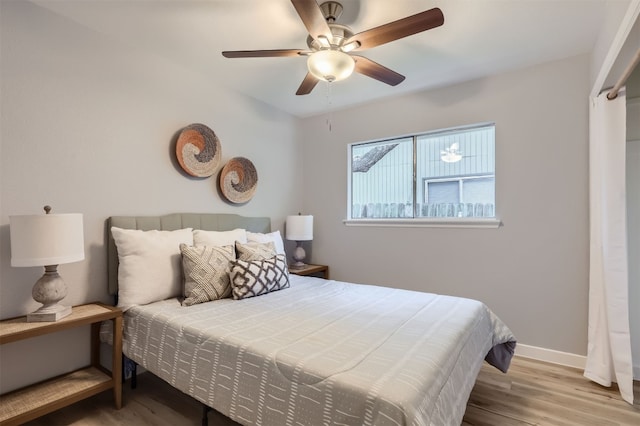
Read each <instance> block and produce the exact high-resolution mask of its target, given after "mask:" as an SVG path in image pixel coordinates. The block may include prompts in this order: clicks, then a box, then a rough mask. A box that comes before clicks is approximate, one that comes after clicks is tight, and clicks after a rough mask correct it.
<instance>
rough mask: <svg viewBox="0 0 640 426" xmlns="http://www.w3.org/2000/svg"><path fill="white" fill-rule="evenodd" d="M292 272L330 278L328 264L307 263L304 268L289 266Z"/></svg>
mask: <svg viewBox="0 0 640 426" xmlns="http://www.w3.org/2000/svg"><path fill="white" fill-rule="evenodd" d="M289 273H290V274H296V275H310V276H313V277H320V278H324V279H325V280H328V279H329V266H327V265H306V266H305V267H304V268H292V267H289Z"/></svg>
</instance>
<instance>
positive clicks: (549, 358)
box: [516, 343, 587, 369]
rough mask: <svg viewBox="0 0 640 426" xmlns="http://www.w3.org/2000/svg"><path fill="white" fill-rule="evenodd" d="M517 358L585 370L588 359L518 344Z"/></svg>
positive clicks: (582, 356)
mask: <svg viewBox="0 0 640 426" xmlns="http://www.w3.org/2000/svg"><path fill="white" fill-rule="evenodd" d="M516 356H521V357H523V358H531V359H536V360H538V361H545V362H550V363H553V364H560V365H566V366H569V367H574V368H580V369H584V367H585V365H586V363H587V357H586V356H584V355H576V354H572V353H568V352H560V351H556V350H553V349H546V348H539V347H537V346H529V345H523V344H521V343H518V344H517V345H516Z"/></svg>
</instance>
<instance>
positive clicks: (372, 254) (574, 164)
mask: <svg viewBox="0 0 640 426" xmlns="http://www.w3.org/2000/svg"><path fill="white" fill-rule="evenodd" d="M354 78H365V77H361V76H355V77H354ZM589 89H590V82H589V58H588V57H587V56H580V57H575V58H570V59H566V60H562V61H558V62H553V63H548V64H544V65H541V66H536V67H532V68H528V69H525V70H522V71H514V72H510V73H506V74H502V75H496V76H492V77H488V78H485V79H481V80H475V81H471V82H468V83H464V84H460V85H456V86H452V87H446V88H442V89H439V90H432V91H426V92H422V93H418V94H413V95H408V96H402V97H399V98H395V99H390V100H386V101H381V102H377V103H371V104H367V105H365V106H361V107H358V108H353V109H348V110H344V111H340V112H334V113H333V114H331V116H324V115H322V116H317V117H312V118H308V119H305V120H303V121H302V123H301V131H302V133H303V134H304V135H305V138H304V139H302V140H303V143H304V150H303V163H304V167H305V170H304V183H305V184H304V194H305V198H304V212H305V213H308V214H313V215H314V216H315V218H314V223H315V228H316V232H315V233H314V241H313V259H312V260H313V261H314V262H316V263H326V264H329V265H331V275H332V277H333V278H334V279H338V280H346V281H354V282H362V283H373V284H379V285H389V286H393V287H399V288H407V289H412V290H421V291H428V292H436V293H444V294H452V295H457V296H465V297H471V298H476V299H479V300H482V301H484V302H485V303H486V304H487V305H488V306H489V307H491V308H492V309H493V310H494V311H495V312H496V313H497V314H498V315H499V316H500V317H501V318H502V319H504V320H505V321H506V323H507V324H508V325H509V326H510V327H511V328H512V330H513V331H514V333H515V335H516V337H517V338H518V340H519V341H520V342H521V343H524V344H528V345H533V346H539V347H543V348H548V349H555V350H559V351H564V352H570V353H574V354H582V355H584V354H586V345H587V326H586V325H587V300H588V250H589V240H588V229H589V228H588V154H587V152H588V151H587V148H588V127H589V126H588V102H587V98H588V94H589ZM328 118H329V119H330V120H331V122H332V126H331V131H330V130H329V128H328V126H327V124H326V121H327V119H328ZM487 121H495V123H496V212H497V216H498V217H499V218H500V219H501V220H502V222H503V226H501V227H500V228H498V229H450V228H384V227H376V228H369V227H351V226H345V225H344V224H343V222H342V221H343V219H345V218H346V204H347V187H346V182H347V163H346V161H347V144H349V143H351V142H360V141H367V140H373V139H380V138H387V137H392V136H397V135H406V134H411V133H416V132H423V131H427V130H435V129H439V128H448V127H453V126H458V125H466V124H473V123H479V122H487Z"/></svg>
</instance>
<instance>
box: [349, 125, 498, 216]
mask: <svg viewBox="0 0 640 426" xmlns="http://www.w3.org/2000/svg"><path fill="white" fill-rule="evenodd" d="M489 126H493V128H494V130H495V127H496V125H495V122H483V123H477V124H472V125H467V126H456V127H451V128H446V129H438V130H433V131H427V132H421V133H417V134H413V135H400V136H394V137H389V138H384V139H376V140H370V141H363V142H354V143H350V144H348V145H347V218H346V219H344V220H343V223H344V224H345V225H347V226H374V227H381V226H382V227H385V226H390V227H437V228H445V227H446V228H448V227H454V228H498V227H499V226H500V225H501V224H502V222H501V220H500V219H499V217H498V209H497V205H498V203H497V201H496V200H494V212H495V216H494V217H438V218H434V217H424V216H418V215H416V213H417V208H418V207H417V202H416V201H417V196H418V190H419V189H418V178H417V164H416V163H417V152H416V151H417V140H418V138H419V137H423V136H431V135H434V136H435V135H439V134H445V133H454V132H460V131H465V130H472V129H475V128H482V127H489ZM407 138H411V139H412V143H413V172H412V174H413V200H412V202H413V217H411V218H355V219H354V218H352V204H353V203H352V200H353V185H352V183H353V182H352V176H353V173H352V165H353V147H355V146H359V145H371V146H375V145H384V144H386V143H393V141H394V140H399V139H407ZM493 143H494V149H495V144H496V141H495V136H494V141H493ZM494 156H495V151H494ZM494 161H495V157H494ZM496 175H497V173H496V171H494V174H493V175H487V174H478V175H460V176H451V177H445V178H435V179H429V178H423V179H422V180H423V182H422V188H421V189H422V191H427V183H428V182H434V181H462V180H463V179H473V178H487V177H493V178H494V185H495V184H496V183H497V181H496V179H497V177H496ZM494 191H495V193H496V198H497V188H496V187H495V186H494ZM423 196H424V199H425V200H426V199H428V198H427V195H426V194H424V193H423Z"/></svg>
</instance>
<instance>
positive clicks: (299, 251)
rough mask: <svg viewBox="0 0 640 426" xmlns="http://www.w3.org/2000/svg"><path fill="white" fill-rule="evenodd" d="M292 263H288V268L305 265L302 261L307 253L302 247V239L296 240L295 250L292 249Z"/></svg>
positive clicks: (303, 266) (299, 267) (297, 267)
mask: <svg viewBox="0 0 640 426" xmlns="http://www.w3.org/2000/svg"><path fill="white" fill-rule="evenodd" d="M291 257H293V260H294V262H293V264H292V265H289V267H290V268H292V269H302V268H305V267H306V266H307V264H306V263H304V260H305V258H306V257H307V253H306V252H305V251H304V248H303V247H302V241H296V248H295V250H293V256H291Z"/></svg>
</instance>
